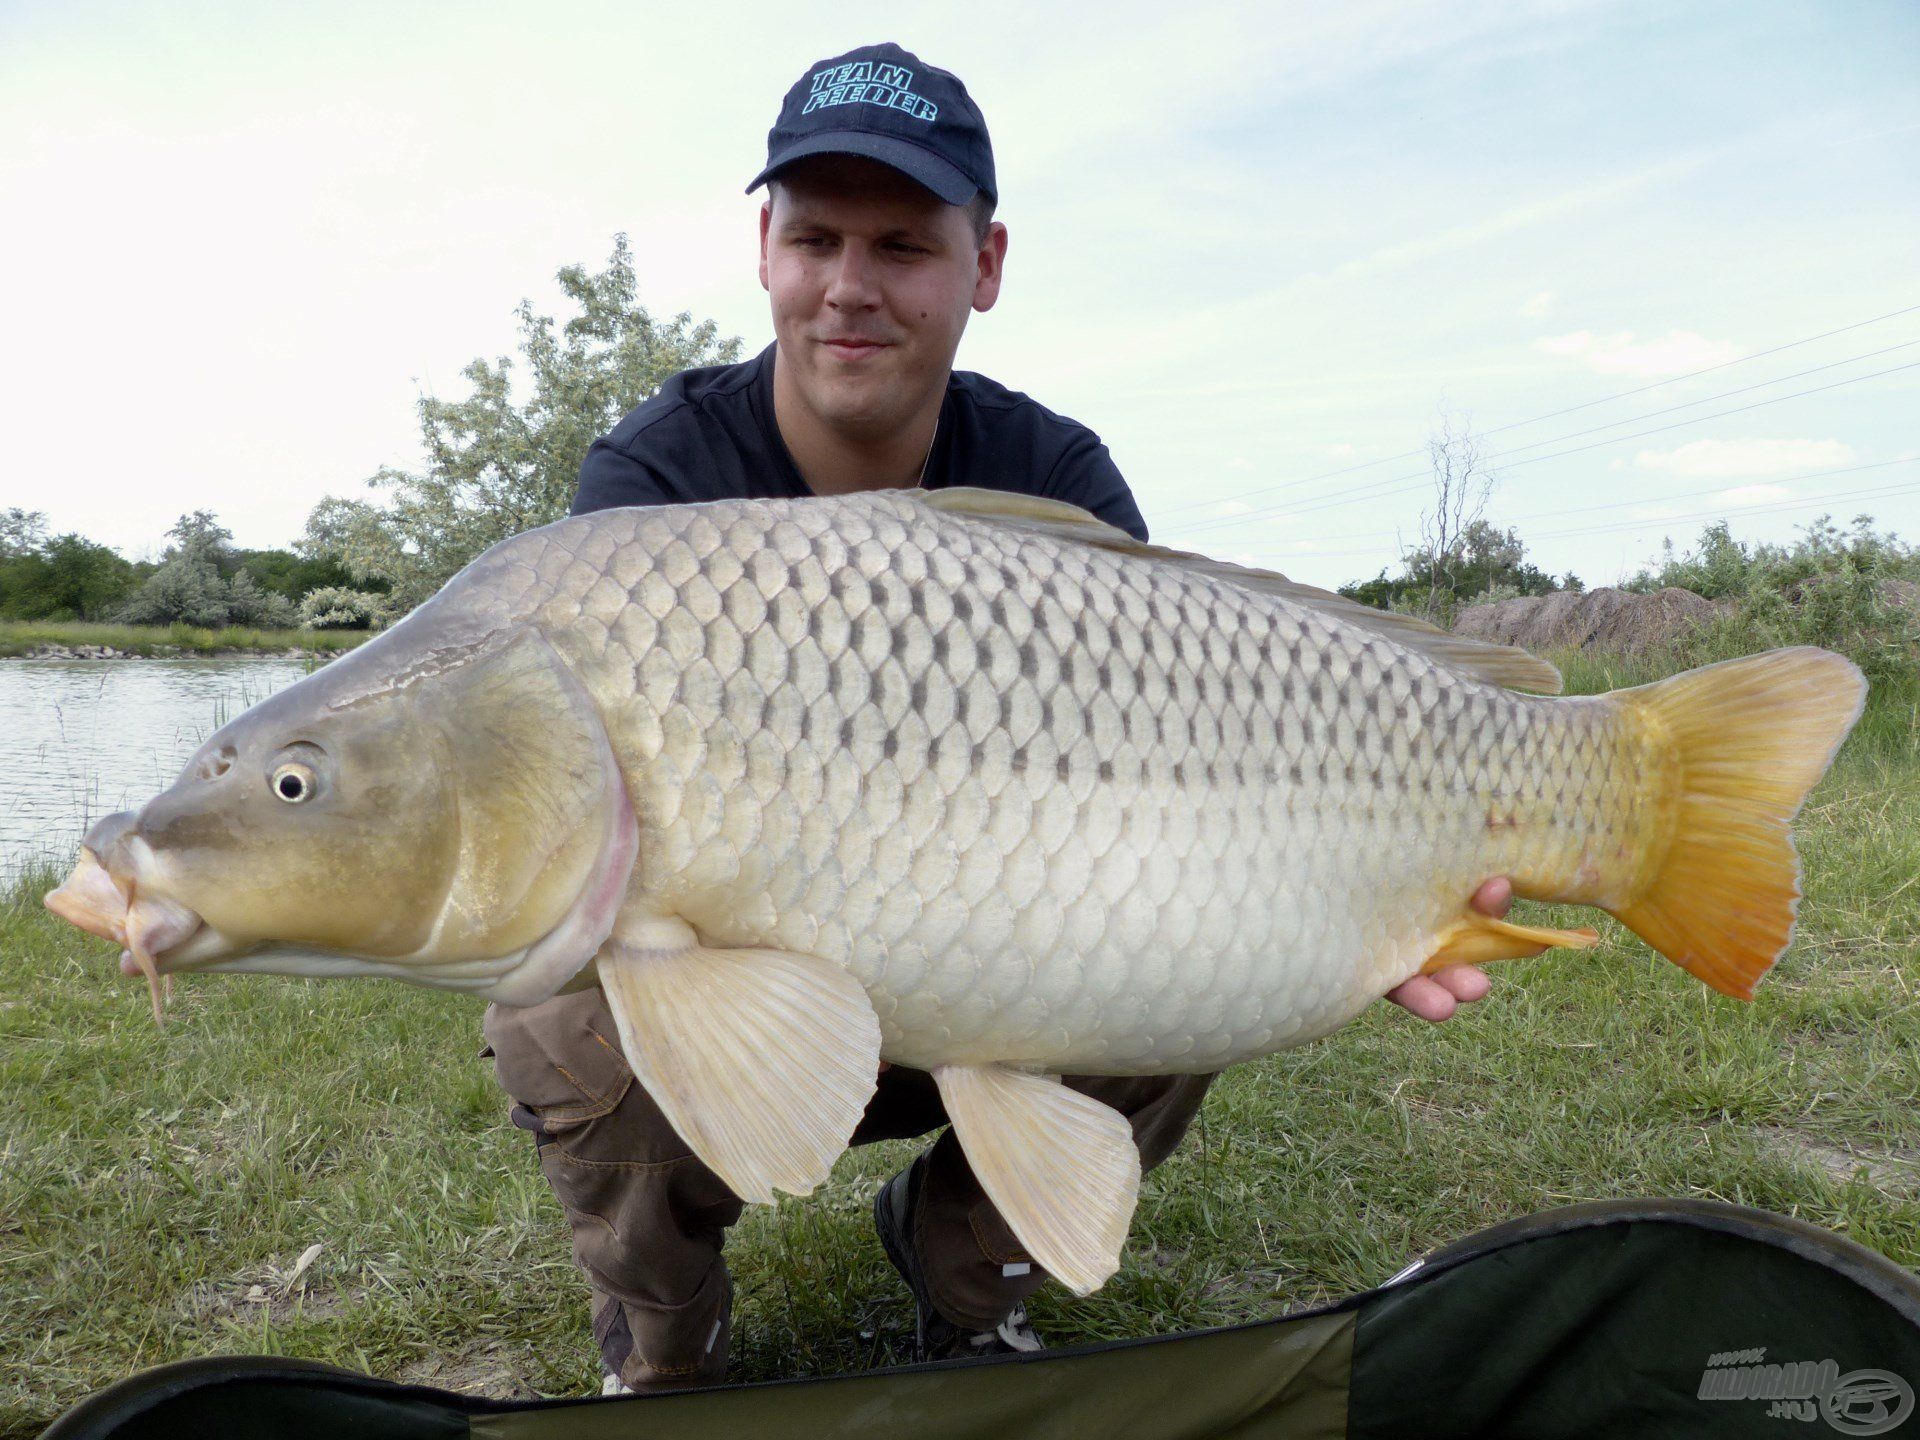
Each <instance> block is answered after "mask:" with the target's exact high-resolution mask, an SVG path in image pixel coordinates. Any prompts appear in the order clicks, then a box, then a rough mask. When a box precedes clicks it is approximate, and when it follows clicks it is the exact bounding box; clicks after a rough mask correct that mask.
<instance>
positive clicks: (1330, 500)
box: [1180, 360, 1920, 534]
mask: <svg viewBox="0 0 1920 1440" xmlns="http://www.w3.org/2000/svg"><path fill="white" fill-rule="evenodd" d="M1916 367H1920V360H1915V361H1909V362H1908V363H1907V364H1905V365H1892V366H1889V367H1888V368H1887V369H1885V370H1874V371H1871V372H1869V373H1868V374H1865V375H1854V376H1850V377H1849V378H1847V379H1845V380H1835V381H1833V382H1832V383H1831V384H1827V385H1814V386H1811V387H1809V388H1808V389H1805V390H1795V391H1793V392H1792V393H1791V394H1787V395H1775V396H1773V397H1771V398H1770V399H1766V400H1756V401H1754V402H1753V403H1752V404H1750V405H1736V406H1734V407H1732V408H1731V409H1728V410H1716V411H1714V412H1713V413H1712V414H1710V415H1695V416H1693V417H1692V418H1691V419H1687V420H1676V421H1674V422H1673V423H1671V424H1668V425H1656V426H1654V427H1652V428H1651V429H1648V430H1636V431H1633V432H1632V433H1631V434H1627V435H1613V436H1609V437H1608V438H1607V439H1604V440H1593V441H1589V442H1588V443H1587V444H1585V445H1575V446H1572V447H1570V448H1569V449H1566V450H1555V451H1553V452H1552V453H1551V454H1547V455H1534V456H1530V457H1529V458H1527V459H1525V460H1515V461H1512V462H1511V463H1509V464H1507V465H1506V466H1505V467H1504V468H1505V469H1508V470H1518V469H1519V468H1520V467H1521V466H1523V465H1538V464H1539V463H1541V462H1542V461H1544V460H1558V459H1561V458H1563V457H1564V456H1567V455H1579V454H1582V453H1583V452H1585V451H1588V450H1596V449H1598V448H1600V447H1601V446H1603V445H1618V444H1621V443H1623V442H1625V441H1628V440H1643V439H1645V438H1646V437H1647V436H1649V435H1661V434H1665V433H1666V432H1667V431H1669V430H1678V429H1681V428H1683V427H1684V426H1688V425H1696V424H1699V423H1701V422H1703V421H1707V420H1721V419H1724V418H1725V417H1727V416H1729V415H1743V414H1745V413H1746V412H1747V411H1749V410H1759V409H1761V408H1763V407H1765V406H1768V405H1777V404H1779V403H1780V402H1781V401H1783V400H1798V399H1800V398H1801V397H1802V396H1805V395H1819V394H1822V393H1823V392H1825V391H1828V390H1838V389H1840V388H1842V387H1843V386H1847V385H1858V384H1860V383H1861V382H1862V381H1866V380H1878V379H1880V378H1881V377H1882V376H1884V375H1893V374H1897V373H1898V372H1900V371H1902V370H1912V369H1915V368H1916ZM1622 423H1628V422H1622ZM1562 438H1571V437H1562ZM1520 448H1523V449H1524V448H1526V447H1524V446H1523V447H1520ZM1514 453H1516V452H1515V451H1501V452H1499V453H1497V454H1494V455H1490V456H1488V457H1486V458H1487V461H1488V463H1489V464H1491V463H1492V462H1494V461H1497V460H1499V459H1501V458H1502V456H1503V455H1510V454H1514ZM1431 479H1432V477H1431V476H1430V475H1428V474H1427V473H1426V472H1425V471H1419V472H1410V473H1408V474H1405V475H1395V476H1390V477H1388V478H1387V479H1385V480H1373V481H1369V482H1368V483H1367V484H1366V485H1364V486H1362V487H1360V488H1359V489H1357V490H1352V491H1349V492H1348V493H1347V494H1345V495H1338V496H1330V497H1326V498H1323V499H1321V500H1320V501H1319V502H1318V503H1316V504H1311V505H1301V506H1297V507H1295V506H1290V505H1275V506H1270V507H1268V508H1267V509H1265V510H1250V511H1247V512H1246V513H1245V514H1240V515H1222V516H1217V517H1215V518H1213V519H1210V520H1201V521H1197V522H1195V523H1193V524H1191V525H1188V526H1186V527H1184V529H1183V530H1181V532H1180V533H1181V534H1196V533H1199V532H1202V531H1208V530H1215V529H1218V528H1220V527H1221V526H1223V525H1239V524H1244V523H1245V522H1247V521H1249V520H1261V519H1267V518H1270V517H1271V516H1274V515H1285V514H1291V515H1308V514H1312V513H1313V512H1315V511H1318V510H1331V509H1335V508H1337V507H1339V506H1341V505H1356V504H1359V503H1360V502H1362V501H1365V500H1382V499H1385V498H1387V497H1388V496H1390V495H1404V494H1409V493H1411V492H1413V491H1416V490H1424V489H1426V488H1427V486H1428V485H1429V484H1430V483H1431ZM1405 481H1412V482H1414V483H1412V484H1404V483H1402V482H1405ZM1395 487H1397V488H1395ZM1215 503H1220V502H1215Z"/></svg>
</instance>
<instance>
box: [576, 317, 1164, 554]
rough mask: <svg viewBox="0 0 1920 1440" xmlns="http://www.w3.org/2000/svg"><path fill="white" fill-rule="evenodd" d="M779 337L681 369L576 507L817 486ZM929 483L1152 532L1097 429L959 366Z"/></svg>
mask: <svg viewBox="0 0 1920 1440" xmlns="http://www.w3.org/2000/svg"><path fill="white" fill-rule="evenodd" d="M774 350H775V347H774V346H772V345H769V346H768V347H767V348H766V349H765V350H762V351H761V352H760V353H759V354H758V355H756V356H754V358H753V359H751V360H747V361H744V362H742V363H741V364H738V365H708V366H703V367H702V368H700V369H697V370H683V371H681V372H680V373H679V374H678V375H675V376H674V377H673V378H672V379H671V380H669V381H667V383H666V384H665V385H662V386H661V387H660V393H659V394H657V395H654V396H653V397H652V398H650V399H648V400H646V401H645V402H643V403H642V404H641V405H639V406H638V407H637V408H636V409H635V410H634V411H633V412H632V413H631V414H630V415H628V416H627V418H626V419H624V420H622V421H621V422H620V423H619V424H618V425H616V426H614V427H613V432H612V433H611V434H609V435H605V436H603V437H601V438H600V439H598V440H596V441H594V442H593V448H592V449H590V450H589V451H587V458H586V460H585V462H584V463H583V464H582V465H581V466H580V489H579V492H578V493H577V494H576V495H575V496H574V500H573V513H574V514H575V515H584V514H586V513H587V512H588V511H590V510H608V509H612V508H613V507H615V506H618V505H679V504H687V503H690V502H693V501H699V500H781V499H790V498H798V497H803V496H807V495H811V494H813V491H812V490H811V489H809V488H808V486H807V482H806V481H805V480H803V479H802V478H801V476H800V471H799V470H798V469H797V468H796V467H795V465H794V463H793V456H792V455H790V454H788V453H787V446H786V442H785V441H783V440H782V439H781V438H780V427H779V425H778V424H776V423H775V421H774V418H773V366H774ZM924 484H925V486H926V488H927V489H929V490H941V489H945V488H946V487H947V486H949V485H980V486H984V487H986V488H987V489H990V490H1015V491H1019V492H1020V493H1022V494H1027V495H1044V496H1047V497H1048V498H1049V499H1053V500H1065V501H1067V502H1068V503H1069V504H1073V505H1078V506H1079V507H1080V508H1081V509H1083V510H1090V511H1092V512H1093V513H1094V514H1095V515H1097V516H1099V517H1100V518H1101V519H1102V520H1105V521H1106V522H1107V523H1108V524H1109V525H1117V526H1119V528H1120V529H1122V530H1125V531H1126V532H1127V533H1128V534H1130V535H1132V536H1133V537H1134V538H1135V539H1137V540H1144V539H1146V538H1147V525H1146V522H1145V521H1144V520H1142V519H1141V518H1140V508H1139V507H1138V506H1137V505H1135V504H1134V500H1133V494H1132V492H1131V491H1129V490H1128V489H1127V482H1126V481H1125V480H1122V479H1121V478H1120V472H1119V470H1117V469H1116V468H1115V467H1114V463H1113V457H1112V456H1111V455H1109V454H1107V447H1106V446H1104V445H1102V444H1101V443H1100V437H1099V436H1098V435H1095V434H1094V433H1093V432H1092V431H1091V430H1089V429H1087V427H1086V426H1084V425H1081V424H1078V423H1076V422H1075V421H1072V420H1068V419H1065V418H1064V417H1062V416H1059V415H1056V414H1054V413H1053V412H1052V411H1051V410H1049V409H1047V408H1046V407H1045V406H1044V405H1040V404H1037V403H1036V402H1035V401H1033V400H1030V399H1028V398H1027V397H1026V396H1025V395H1022V394H1021V393H1020V392H1019V391H1017V390H1009V389H1007V388H1006V387H1005V386H1004V385H996V384H995V383H994V382H993V381H991V380H989V379H987V378H986V377H985V376H983V375H974V374H971V373H970V372H967V371H964V370H956V371H954V372H953V374H952V375H951V376H950V377H949V378H948V380H947V396H946V399H945V400H944V401H943V402H941V406H940V424H939V428H938V429H937V430H936V431H935V432H934V437H933V453H932V455H931V456H930V457H929V459H928V461H927V473H926V480H925V481H924Z"/></svg>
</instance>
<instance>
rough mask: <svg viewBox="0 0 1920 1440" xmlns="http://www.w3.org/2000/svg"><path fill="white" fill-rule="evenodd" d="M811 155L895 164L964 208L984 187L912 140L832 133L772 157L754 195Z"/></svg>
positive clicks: (750, 190)
mask: <svg viewBox="0 0 1920 1440" xmlns="http://www.w3.org/2000/svg"><path fill="white" fill-rule="evenodd" d="M809 155H861V156H864V157H865V158H867V159H869V160H878V161H879V162H880V163H881V164H882V165H891V166H892V167H893V168H894V169H895V170H898V171H899V172H900V173H901V174H903V175H905V176H906V177H907V178H908V179H909V180H913V181H917V182H918V183H919V184H921V185H924V186H926V188H927V189H929V190H931V191H932V192H933V193H934V194H936V195H938V196H939V197H940V198H941V199H942V200H944V201H946V202H947V204H949V205H964V204H966V203H967V202H968V201H969V200H971V199H973V197H974V195H975V194H976V193H978V191H979V189H980V187H979V186H978V185H975V184H974V183H973V181H971V180H969V179H968V178H967V177H966V175H965V174H964V173H963V172H962V171H961V170H960V168H959V167H958V166H956V165H953V164H950V163H949V162H947V161H945V160H942V159H941V158H940V157H939V156H938V155H935V154H934V153H933V152H932V151H930V150H922V149H921V148H920V147H919V146H918V145H915V144H914V143H913V142H912V141H911V140H902V139H899V138H898V137H896V136H893V135H875V134H873V133H872V132H870V131H866V130H829V131H825V132H824V133H822V134H819V135H809V136H808V137H807V138H806V139H804V140H800V141H797V142H795V143H794V144H792V145H789V146H788V147H787V148H786V149H784V150H782V151H781V152H780V153H779V154H778V155H775V156H773V157H771V158H770V159H769V160H768V162H767V168H766V169H764V170H762V171H761V172H760V173H759V174H758V175H756V176H754V177H753V179H752V181H750V182H749V183H748V185H747V193H748V194H752V193H753V192H754V191H755V190H757V189H759V188H760V187H761V186H762V185H764V184H766V183H767V181H768V180H770V179H772V178H773V176H774V175H775V174H776V173H777V172H779V171H780V170H782V169H784V168H786V167H787V166H788V165H791V164H792V163H793V162H794V161H796V160H804V159H805V158H806V157H807V156H809Z"/></svg>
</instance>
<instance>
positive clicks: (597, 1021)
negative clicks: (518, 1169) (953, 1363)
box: [486, 987, 1213, 1386]
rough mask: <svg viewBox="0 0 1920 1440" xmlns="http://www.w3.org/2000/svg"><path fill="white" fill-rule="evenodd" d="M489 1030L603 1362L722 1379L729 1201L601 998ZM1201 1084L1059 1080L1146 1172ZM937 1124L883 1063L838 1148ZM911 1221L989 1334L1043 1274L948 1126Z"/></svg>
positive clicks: (937, 1296) (910, 1074)
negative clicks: (581, 1275)
mask: <svg viewBox="0 0 1920 1440" xmlns="http://www.w3.org/2000/svg"><path fill="white" fill-rule="evenodd" d="M486 1034H487V1042H488V1045H489V1046H490V1047H491V1049H492V1052H493V1055H494V1070H495V1074H496V1075H497V1076H498V1077H499V1081H500V1085H501V1088H502V1089H504V1090H505V1091H506V1092H507V1094H508V1095H510V1096H511V1097H512V1098H513V1099H514V1101H515V1102H516V1103H515V1105H514V1109H513V1119H514V1123H515V1124H516V1125H519V1126H520V1127H521V1128H523V1129H526V1130H530V1131H532V1132H533V1136H534V1139H535V1142H536V1144H537V1146H538V1152H539V1157H540V1168H541V1170H542V1172H543V1173H544V1174H545V1175H546V1177H547V1180H548V1182H549V1183H550V1184H551V1185H552V1186H553V1191H554V1194H555V1196H557V1197H558V1199H559V1201H560V1206H561V1208H562V1209H563V1210H564V1211H565V1212H566V1216H567V1222H568V1224H569V1225H570V1226H571V1227H572V1229H573V1258H574V1262H575V1263H576V1264H577V1265H579V1266H580V1268H581V1269H582V1270H584V1271H586V1273H587V1278H588V1280H589V1282H590V1283H591V1285H592V1287H593V1290H594V1292H595V1294H594V1322H593V1330H594V1339H595V1340H596V1341H597V1342H598V1343H599V1346H600V1351H601V1355H602V1357H603V1359H605V1361H606V1363H607V1368H608V1370H609V1371H611V1372H613V1373H615V1374H618V1375H619V1376H620V1377H621V1379H622V1380H624V1381H625V1382H626V1383H627V1384H629V1385H635V1386H659V1385H661V1384H662V1383H666V1384H672V1383H674V1382H676V1381H678V1382H680V1383H699V1382H705V1381H710V1380H716V1379H718V1378H719V1377H720V1376H721V1374H722V1373H723V1372H724V1370H725V1368H726V1353H727V1332H728V1330H729V1328H730V1327H729V1319H730V1312H731V1302H732V1287H731V1285H730V1283H729V1281H728V1278H727V1267H726V1262H725V1261H724V1260H723V1259H721V1255H720V1249H721V1245H722V1244H723V1243H724V1241H725V1238H726V1231H727V1227H728V1226H730V1225H731V1224H733V1222H734V1221H735V1220H736V1219H738V1218H739V1216H740V1210H741V1202H740V1200H739V1198H738V1197H737V1196H736V1195H734V1193H733V1192H732V1191H731V1190H729V1189H728V1188H727V1187H726V1185H725V1183H724V1182H723V1181H722V1180H721V1179H720V1177H719V1176H717V1175H715V1174H714V1173H713V1172H712V1171H711V1170H709V1169H708V1168H707V1167H706V1166H705V1165H704V1164H702V1163H701V1162H700V1161H699V1160H698V1159H696V1158H695V1157H694V1156H693V1154H692V1153H691V1152H690V1151H689V1150H688V1149H687V1146H686V1144H685V1142H683V1141H682V1140H681V1139H680V1137H679V1136H678V1135H677V1134H675V1133H674V1130H673V1127H672V1126H670V1125H669V1124H668V1123H667V1121H666V1118H665V1117H664V1116H663V1115H662V1114H661V1113H660V1110H659V1107H658V1106H656V1105H655V1104H654V1103H653V1100H652V1098H651V1097H650V1096H649V1095H648V1094H647V1093H646V1091H645V1090H644V1089H642V1088H641V1087H640V1086H639V1085H638V1084H636V1083H635V1082H634V1078H633V1071H632V1070H630V1069H629V1068H628V1067H627V1062H626V1058H625V1057H624V1056H623V1055H622V1054H621V1051H620V1041H619V1034H618V1031H617V1030H616V1029H615V1028H614V1022H613V1015H612V1013H611V1012H610V1011H609V1010H608V1009H607V1002H606V997H605V996H604V995H603V994H602V993H601V991H600V990H599V989H598V988H597V987H596V988H593V989H590V990H582V991H579V992H577V993H575V994H572V995H561V996H557V997H555V998H554V999H552V1000H549V1001H547V1002H546V1003H544V1004H541V1005H535V1006H531V1007H528V1008H525V1009H514V1008H511V1007H508V1006H502V1005H489V1006H488V1007H487V1015H486ZM1212 1079H1213V1077H1212V1076H1211V1075H1165V1076H1162V1075H1155V1076H1089V1077H1077V1076H1068V1077H1067V1080H1066V1083H1067V1084H1069V1085H1071V1086H1072V1087H1073V1088H1074V1089H1076V1090H1079V1091H1082V1092H1084V1093H1085V1094H1088V1095H1091V1096H1093V1097H1094V1098H1096V1099H1098V1100H1101V1101H1104V1102H1105V1103H1106V1104H1108V1105H1111V1106H1112V1107H1113V1108H1114V1109H1116V1110H1118V1111H1119V1112H1120V1113H1121V1114H1123V1115H1125V1116H1126V1117H1127V1118H1128V1120H1129V1121H1130V1122H1132V1125H1133V1138H1134V1142H1135V1143H1136V1144H1137V1145H1138V1146H1139V1147H1140V1160H1141V1164H1142V1166H1143V1167H1145V1168H1146V1169H1152V1168H1153V1167H1154V1166H1155V1165H1158V1164H1159V1163H1160V1162H1161V1161H1162V1160H1164V1159H1166V1157H1167V1156H1168V1155H1169V1154H1171V1153H1172V1152H1173V1148H1174V1147H1175V1146H1176V1145H1177V1144H1179V1142H1180V1137H1181V1136H1182V1135H1184V1134H1185V1133H1186V1129H1187V1126H1188V1125H1189V1124H1190V1123H1191V1122H1192V1120H1193V1117H1194V1115H1195V1113H1196V1112H1197V1111H1198V1110H1199V1108H1200V1101H1201V1099H1202V1097H1203V1096H1204V1095H1205V1094H1206V1090H1207V1086H1208V1084H1209V1083H1210V1082H1211V1080H1212ZM946 1123H947V1116H946V1112H945V1110H943V1109H942V1108H941V1104H940V1096H939V1093H938V1092H937V1091H936V1089H935V1087H934V1083H933V1079H932V1077H931V1076H929V1075H927V1074H925V1073H924V1072H922V1071H919V1070H907V1069H903V1068H901V1067H898V1066H896V1067H894V1068H892V1069H890V1070H887V1071H885V1072H883V1073H882V1074H881V1076H880V1083H879V1089H878V1091H877V1092H876V1093H875V1095H874V1097H873V1100H872V1101H871V1102H870V1103H869V1104H868V1106H867V1112H866V1115H865V1117H864V1118H863V1119H862V1120H861V1122H860V1125H859V1128H858V1129H856V1130H855V1131H854V1132H853V1139H852V1141H851V1142H850V1143H852V1144H854V1145H864V1144H868V1143H871V1142H872V1141H875V1140H898V1139H904V1138H906V1137H908V1136H913V1135H923V1134H925V1133H926V1132H927V1131H929V1130H933V1129H935V1128H937V1127H939V1126H941V1125H945V1124H946ZM913 1219H914V1244H915V1248H916V1250H917V1252H918V1255H919V1258H920V1261H921V1264H922V1266H923V1268H924V1272H925V1278H926V1282H927V1287H928V1291H929V1293H930V1294H931V1296H932V1298H933V1302H934V1305H935V1306H936V1307H937V1308H938V1309H939V1311H940V1313H941V1314H943V1315H944V1316H946V1317H947V1319H949V1320H951V1321H953V1322H955V1323H956V1324H959V1325H962V1326H964V1327H967V1328H969V1329H981V1330H985V1329H989V1328H991V1327H992V1326H994V1325H996V1324H998V1323H999V1322H1000V1321H1001V1320H1002V1319H1004V1318H1005V1317H1006V1315H1007V1312H1008V1311H1010V1310H1012V1309H1013V1307H1014V1306H1015V1305H1016V1304H1019V1303H1021V1302H1023V1301H1024V1300H1025V1299H1026V1298H1027V1297H1028V1296H1029V1295H1031V1294H1032V1293H1033V1291H1034V1290H1035V1289H1037V1288H1038V1287H1039V1285H1040V1283H1041V1282H1042V1281H1043V1280H1044V1279H1045V1278H1046V1275H1045V1272H1044V1271H1042V1270H1041V1269H1040V1268H1039V1266H1037V1265H1034V1264H1032V1263H1031V1261H1030V1260H1029V1257H1028V1256H1027V1255H1026V1253H1025V1252H1024V1251H1023V1250H1022V1249H1021V1248H1020V1243H1019V1242H1018V1241H1017V1240H1015V1239H1014V1237H1013V1233H1012V1232H1011V1231H1010V1230H1008V1228H1007V1226H1006V1222H1004V1221H1003V1220H1002V1219H1001V1218H1000V1214H999V1212H998V1211H997V1210H996V1209H994V1207H993V1204H992V1202H990V1201H989V1200H988V1199H987V1198H986V1196H985V1194H984V1193H983V1192H982V1191H981V1189H980V1183H979V1181H977V1180H976V1179H974V1176H973V1171H972V1170H971V1169H970V1168H968V1165H967V1161H966V1157H965V1156H964V1155H963V1154H962V1153H961V1150H960V1144H959V1142H958V1141H957V1140H956V1139H955V1138H954V1136H953V1132H952V1131H951V1130H949V1131H948V1132H947V1133H946V1134H944V1135H942V1136H941V1137H940V1139H939V1140H938V1141H936V1142H935V1143H934V1146H933V1149H932V1151H931V1152H930V1153H929V1156H928V1163H927V1169H926V1175H925V1178H924V1180H923V1182H922V1184H921V1188H920V1204H919V1206H918V1209H917V1211H916V1213H915V1215H914V1217H913ZM1022 1267H1024V1268H1022ZM1010 1269H1011V1270H1013V1271H1015V1272H1016V1273H1012V1274H1009V1273H1008V1271H1009V1270H1010Z"/></svg>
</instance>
